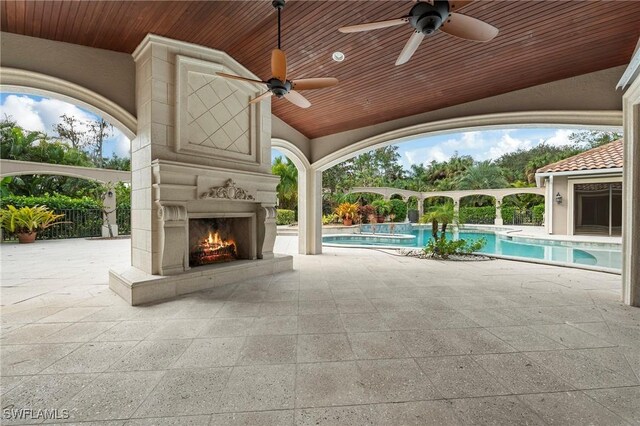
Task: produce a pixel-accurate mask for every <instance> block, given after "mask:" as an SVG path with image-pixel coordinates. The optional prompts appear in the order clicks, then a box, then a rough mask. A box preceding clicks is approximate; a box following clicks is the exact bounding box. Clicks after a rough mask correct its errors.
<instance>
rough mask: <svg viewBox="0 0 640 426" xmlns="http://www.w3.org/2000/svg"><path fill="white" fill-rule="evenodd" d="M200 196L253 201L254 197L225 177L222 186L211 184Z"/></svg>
mask: <svg viewBox="0 0 640 426" xmlns="http://www.w3.org/2000/svg"><path fill="white" fill-rule="evenodd" d="M200 198H204V199H207V198H221V199H227V200H234V201H255V197H254V196H253V195H251V194H249V193H248V192H247V191H245V190H244V189H242V188H239V187H237V186H236V183H235V182H234V181H233V179H227V181H226V182H225V183H224V185H223V186H212V187H211V188H210V189H209V191H207V192H205V193H203V194H200Z"/></svg>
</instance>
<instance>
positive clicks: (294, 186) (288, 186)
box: [271, 157, 298, 210]
mask: <svg viewBox="0 0 640 426" xmlns="http://www.w3.org/2000/svg"><path fill="white" fill-rule="evenodd" d="M271 173H273V174H274V175H277V176H280V183H279V184H278V186H277V187H276V191H277V192H278V205H279V206H280V207H281V208H286V209H289V210H294V209H295V207H296V205H297V204H298V169H297V168H296V166H295V164H293V162H292V161H291V160H289V159H288V158H287V159H286V162H285V160H284V159H283V158H282V157H276V158H275V160H274V161H273V165H272V166H271Z"/></svg>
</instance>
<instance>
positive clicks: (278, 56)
mask: <svg viewBox="0 0 640 426" xmlns="http://www.w3.org/2000/svg"><path fill="white" fill-rule="evenodd" d="M271 75H272V76H273V77H275V78H277V79H278V80H280V81H285V80H286V79H287V56H286V55H285V54H284V52H283V51H282V50H280V49H273V51H272V52H271Z"/></svg>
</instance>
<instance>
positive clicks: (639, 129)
mask: <svg viewBox="0 0 640 426" xmlns="http://www.w3.org/2000/svg"><path fill="white" fill-rule="evenodd" d="M622 99H623V101H622V110H623V120H624V167H623V183H622V300H623V302H624V303H625V304H627V305H631V306H638V307H640V202H639V201H638V200H640V77H636V78H635V81H634V82H633V83H632V84H631V86H630V87H629V88H628V89H627V91H626V93H625V94H624V96H623V98H622Z"/></svg>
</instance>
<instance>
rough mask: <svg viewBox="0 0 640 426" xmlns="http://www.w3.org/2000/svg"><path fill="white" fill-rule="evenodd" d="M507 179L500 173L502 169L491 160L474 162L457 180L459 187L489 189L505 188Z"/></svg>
mask: <svg viewBox="0 0 640 426" xmlns="http://www.w3.org/2000/svg"><path fill="white" fill-rule="evenodd" d="M508 186H509V184H508V182H507V180H506V179H505V178H504V176H503V175H502V169H500V167H498V166H496V165H495V164H493V163H492V162H491V161H482V162H479V163H476V164H475V165H474V166H473V167H471V168H469V169H467V171H466V173H465V174H464V175H463V176H462V178H461V179H460V182H459V188H460V189H490V188H507V187H508Z"/></svg>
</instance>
